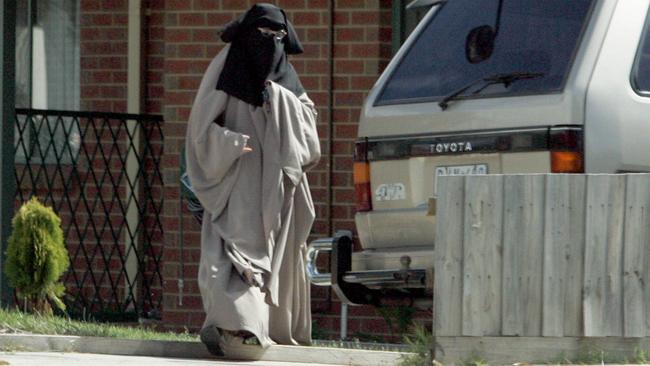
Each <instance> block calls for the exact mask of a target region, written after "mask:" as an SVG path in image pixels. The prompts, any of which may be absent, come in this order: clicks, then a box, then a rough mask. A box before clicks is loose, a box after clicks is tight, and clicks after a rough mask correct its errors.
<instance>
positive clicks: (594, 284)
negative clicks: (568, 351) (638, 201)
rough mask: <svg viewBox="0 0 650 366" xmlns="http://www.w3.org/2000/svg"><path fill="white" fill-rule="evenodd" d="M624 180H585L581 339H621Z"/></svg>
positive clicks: (606, 177)
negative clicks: (582, 327)
mask: <svg viewBox="0 0 650 366" xmlns="http://www.w3.org/2000/svg"><path fill="white" fill-rule="evenodd" d="M624 198H625V176H622V175H618V176H617V175H590V176H588V177H587V209H586V210H587V211H586V228H585V232H586V234H585V236H586V245H585V279H584V281H585V282H584V287H583V296H584V298H583V306H584V335H585V336H588V337H591V336H594V337H595V336H622V335H623V320H622V315H623V309H622V287H623V286H622V283H623V279H622V273H621V270H622V268H621V267H622V263H623V260H622V255H623V253H622V249H623V245H622V244H623V230H622V227H623V218H624V210H623V204H624Z"/></svg>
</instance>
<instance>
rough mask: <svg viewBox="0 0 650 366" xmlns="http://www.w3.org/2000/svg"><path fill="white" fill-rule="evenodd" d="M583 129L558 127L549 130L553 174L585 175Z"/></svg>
mask: <svg viewBox="0 0 650 366" xmlns="http://www.w3.org/2000/svg"><path fill="white" fill-rule="evenodd" d="M582 147H583V142H582V129H577V128H568V127H558V128H551V129H550V130H549V150H550V151H551V172H552V173H584V171H585V168H584V155H583V148H582Z"/></svg>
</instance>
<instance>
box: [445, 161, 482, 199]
mask: <svg viewBox="0 0 650 366" xmlns="http://www.w3.org/2000/svg"><path fill="white" fill-rule="evenodd" d="M487 173H488V166H487V164H468V165H448V166H438V167H436V176H435V177H434V183H433V194H434V196H438V177H439V176H441V175H477V174H487Z"/></svg>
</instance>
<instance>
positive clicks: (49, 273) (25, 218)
mask: <svg viewBox="0 0 650 366" xmlns="http://www.w3.org/2000/svg"><path fill="white" fill-rule="evenodd" d="M11 225H12V231H11V236H9V240H8V246H7V253H6V254H7V259H6V263H5V273H6V274H7V279H8V280H9V284H10V285H11V286H12V287H14V288H15V289H16V292H17V294H18V297H20V298H23V299H26V300H27V301H29V304H30V306H31V307H32V309H34V310H35V311H36V312H39V313H41V314H51V313H52V307H51V306H50V301H51V302H53V303H54V304H55V305H56V306H57V307H58V308H59V309H61V310H65V304H64V303H63V301H61V297H62V296H63V294H64V292H65V287H64V285H63V283H61V282H60V281H59V278H60V277H61V275H63V273H65V271H67V270H68V267H69V266H70V260H69V259H68V251H67V249H66V248H65V244H64V242H63V231H62V230H61V219H60V218H59V217H58V216H57V215H56V213H54V211H53V210H52V209H51V208H50V207H45V206H43V205H42V204H41V203H40V202H39V201H38V199H37V198H36V197H32V199H30V200H29V201H28V202H26V203H25V204H23V205H22V206H21V207H20V209H19V210H18V212H17V213H16V215H15V216H14V218H13V220H12V222H11Z"/></svg>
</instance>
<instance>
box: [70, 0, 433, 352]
mask: <svg viewBox="0 0 650 366" xmlns="http://www.w3.org/2000/svg"><path fill="white" fill-rule="evenodd" d="M80 1H81V2H80V4H81V8H80V26H81V40H80V42H81V75H82V76H81V106H82V109H85V110H98V111H112V112H125V111H126V106H127V100H126V98H127V61H128V60H127V43H128V39H127V38H128V36H127V33H128V1H127V0H80ZM254 2H255V1H232V0H219V1H218V0H148V1H143V14H144V18H143V29H142V32H143V42H142V46H143V47H142V50H143V61H144V62H143V69H144V70H143V76H144V79H143V80H144V93H143V94H144V96H143V110H142V112H144V113H152V114H162V115H163V117H164V120H165V122H164V127H163V133H164V156H163V160H162V167H161V169H162V174H163V179H164V185H165V188H164V199H165V203H164V207H163V211H162V220H163V227H164V257H163V278H164V283H163V291H162V292H163V294H162V296H163V314H162V319H163V324H164V325H165V326H166V327H168V328H170V329H175V330H182V329H184V328H187V329H190V330H197V328H198V327H199V326H200V325H201V323H202V321H203V310H202V305H201V298H200V295H199V290H198V285H197V281H196V277H197V271H198V261H199V255H200V243H199V241H200V227H199V225H198V224H197V223H196V221H195V220H194V219H193V218H192V216H191V215H190V214H189V212H186V211H183V212H182V217H181V216H180V215H179V210H180V207H181V204H180V202H179V184H178V176H179V173H178V172H179V170H178V167H179V161H180V160H179V158H180V152H181V148H182V145H183V143H184V137H185V128H186V123H187V119H188V115H189V111H190V108H191V103H192V101H193V98H194V95H195V93H196V90H197V88H198V85H199V82H200V79H201V77H202V75H203V72H204V70H205V69H206V67H207V65H208V63H209V62H210V60H211V59H212V57H214V55H215V54H216V53H217V52H218V51H219V50H220V49H221V48H222V47H223V43H222V42H221V41H220V40H219V39H218V36H217V29H218V28H219V27H220V26H222V25H223V24H225V23H227V22H228V21H230V20H232V19H233V18H234V17H236V16H237V15H238V14H240V13H242V12H243V11H244V10H246V9H247V8H249V7H250V6H251V5H252V4H253V3H254ZM269 2H272V3H275V4H276V5H278V6H280V7H282V8H283V9H285V11H286V12H287V15H288V17H289V18H290V19H291V20H292V22H293V23H294V25H295V26H296V29H297V32H298V34H299V37H300V39H301V41H302V43H303V45H304V47H305V53H304V54H303V55H299V56H296V57H292V58H291V62H292V63H293V65H294V66H295V68H296V70H297V71H298V73H299V75H300V77H301V80H302V83H303V85H304V86H305V88H306V89H307V92H308V94H309V96H310V97H311V98H312V100H313V101H314V102H315V103H316V105H317V106H318V112H319V118H318V128H319V134H320V137H321V146H322V151H323V157H322V159H321V161H320V163H319V164H318V166H317V167H316V168H315V169H314V170H312V171H311V172H310V173H309V181H310V184H311V188H312V195H313V198H314V201H315V204H316V213H317V219H316V222H315V224H314V227H313V230H312V231H313V235H312V236H313V237H318V236H326V235H329V234H331V233H334V232H335V231H336V230H340V229H354V189H353V185H352V152H353V147H354V140H355V138H356V132H357V121H358V119H359V113H360V110H361V106H362V103H363V100H364V97H365V95H366V93H367V92H368V91H369V89H370V88H371V87H372V85H373V84H374V82H375V80H376V79H377V77H378V76H379V74H380V73H381V71H382V70H383V68H384V67H385V66H386V64H387V62H388V60H389V59H390V57H391V21H392V19H391V18H392V12H391V8H392V2H391V1H386V0H345V1H342V0H338V1H334V0H332V1H326V0H277V1H269ZM181 224H182V225H183V226H182V227H181ZM181 233H182V236H181ZM179 280H182V284H183V286H182V289H181V288H180V287H179V284H180V283H181V282H180V281H179ZM312 311H313V316H314V320H315V322H316V328H317V329H319V330H320V331H321V334H322V335H325V336H327V337H332V338H335V337H336V336H337V334H338V326H339V314H340V303H339V302H338V301H337V300H336V298H335V295H334V294H333V293H331V292H330V290H329V289H327V288H322V287H320V288H319V287H313V288H312ZM418 318H420V319H422V320H423V321H424V320H426V319H430V316H429V315H427V314H419V315H418ZM348 324H349V334H350V335H351V336H355V335H360V334H373V335H375V336H378V337H381V338H383V339H390V338H391V337H393V340H394V339H395V336H394V335H393V333H394V332H393V330H390V329H388V326H387V323H386V321H385V320H384V319H383V318H382V317H381V316H380V315H379V314H378V313H377V312H376V311H375V310H374V309H372V308H369V307H351V308H350V320H349V323H348Z"/></svg>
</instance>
